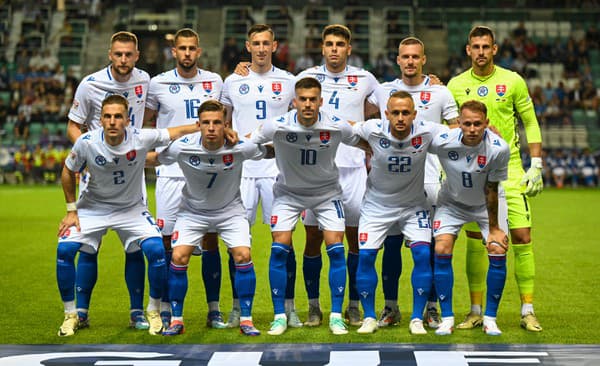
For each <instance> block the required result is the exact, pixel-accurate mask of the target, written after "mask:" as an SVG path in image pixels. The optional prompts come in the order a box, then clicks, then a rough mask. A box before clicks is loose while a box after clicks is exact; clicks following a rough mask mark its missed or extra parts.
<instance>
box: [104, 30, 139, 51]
mask: <svg viewBox="0 0 600 366" xmlns="http://www.w3.org/2000/svg"><path fill="white" fill-rule="evenodd" d="M115 42H124V43H127V42H132V43H133V44H134V45H135V49H136V50H137V48H138V39H137V36H136V35H135V34H133V33H131V32H126V31H120V32H117V33H115V34H113V35H112V37H110V44H111V45H112V44H113V43H115Z"/></svg>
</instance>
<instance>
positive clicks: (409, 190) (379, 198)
mask: <svg viewBox="0 0 600 366" xmlns="http://www.w3.org/2000/svg"><path fill="white" fill-rule="evenodd" d="M441 129H444V130H446V129H447V127H446V126H444V125H440V124H438V123H433V122H425V121H421V122H414V123H413V125H412V127H411V131H410V134H409V135H408V136H407V137H406V138H405V139H403V140H398V139H396V138H395V137H393V136H392V134H391V132H390V123H389V121H388V120H385V119H384V120H379V119H371V120H368V121H365V122H363V123H359V124H356V125H354V131H355V133H357V134H358V135H359V136H360V137H362V138H363V139H364V140H366V141H368V142H369V145H371V149H372V150H373V156H372V157H371V171H370V172H369V177H368V179H367V192H366V194H365V200H372V201H376V202H378V203H379V204H380V205H384V206H388V207H412V206H419V205H421V206H424V205H425V192H424V188H423V175H424V168H425V159H426V156H427V151H428V149H429V146H430V144H431V141H432V140H433V137H434V136H435V135H437V134H438V133H440V132H441Z"/></svg>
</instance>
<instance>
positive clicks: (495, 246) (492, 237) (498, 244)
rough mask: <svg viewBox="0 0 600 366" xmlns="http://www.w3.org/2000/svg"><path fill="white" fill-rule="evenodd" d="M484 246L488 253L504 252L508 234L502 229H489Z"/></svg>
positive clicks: (506, 247) (506, 246) (506, 248)
mask: <svg viewBox="0 0 600 366" xmlns="http://www.w3.org/2000/svg"><path fill="white" fill-rule="evenodd" d="M485 247H486V248H487V250H488V253H495V254H502V253H506V252H507V251H508V236H507V235H506V233H505V232H504V231H503V230H502V229H498V228H496V229H490V233H489V234H488V237H487V241H486V243H485Z"/></svg>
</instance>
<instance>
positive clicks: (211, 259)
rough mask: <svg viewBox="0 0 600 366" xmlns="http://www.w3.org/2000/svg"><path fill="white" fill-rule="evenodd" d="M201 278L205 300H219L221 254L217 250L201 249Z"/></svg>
mask: <svg viewBox="0 0 600 366" xmlns="http://www.w3.org/2000/svg"><path fill="white" fill-rule="evenodd" d="M202 280H203V281H204V289H205V290H206V302H213V301H219V297H220V296H221V254H219V250H214V251H208V250H204V251H202Z"/></svg>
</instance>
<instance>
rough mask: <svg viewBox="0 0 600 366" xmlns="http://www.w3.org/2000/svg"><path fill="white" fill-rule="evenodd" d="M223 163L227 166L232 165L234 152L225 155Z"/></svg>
mask: <svg viewBox="0 0 600 366" xmlns="http://www.w3.org/2000/svg"><path fill="white" fill-rule="evenodd" d="M223 164H225V166H230V165H231V164H233V155H232V154H225V155H223Z"/></svg>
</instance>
